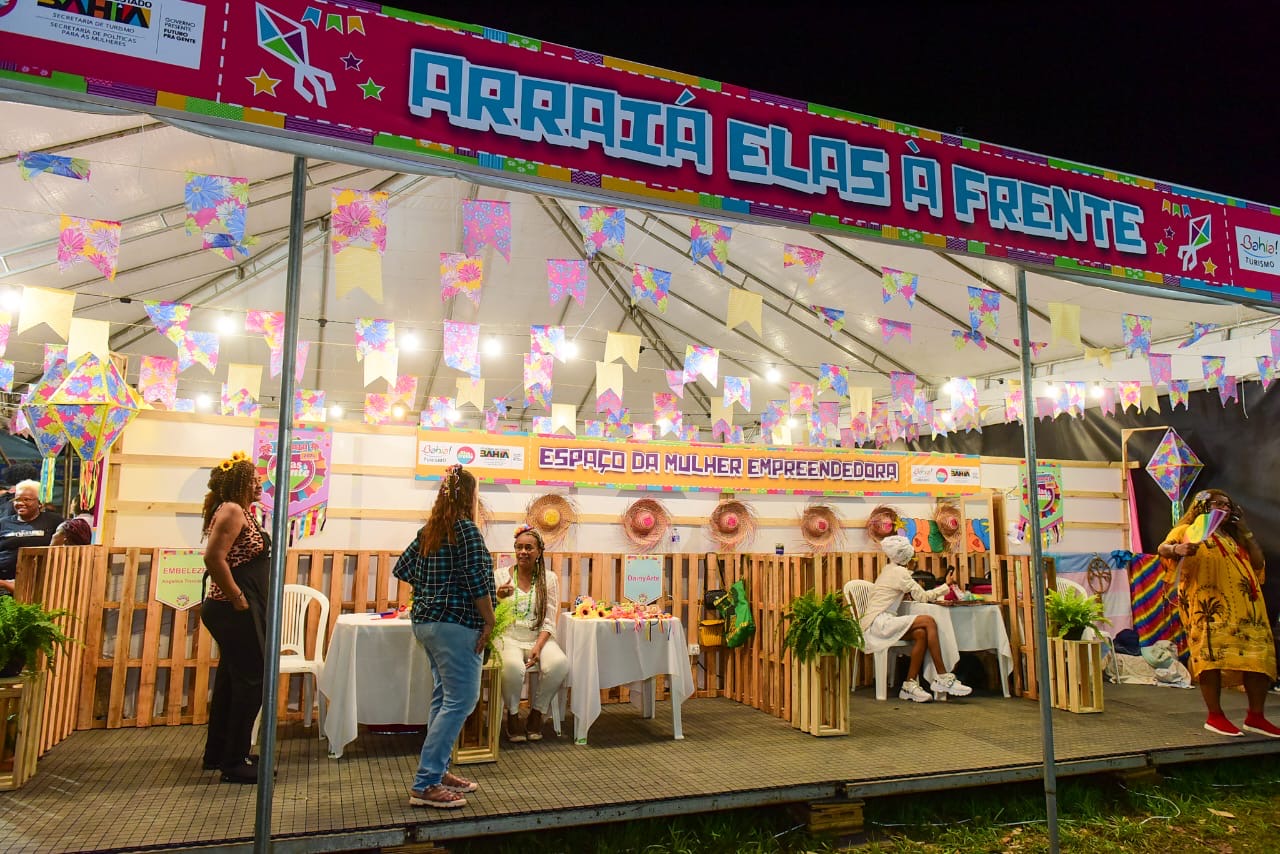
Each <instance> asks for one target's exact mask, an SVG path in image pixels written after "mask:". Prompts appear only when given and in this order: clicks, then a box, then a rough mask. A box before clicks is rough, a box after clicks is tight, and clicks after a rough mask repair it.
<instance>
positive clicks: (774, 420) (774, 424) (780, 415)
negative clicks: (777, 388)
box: [760, 400, 787, 442]
mask: <svg viewBox="0 0 1280 854" xmlns="http://www.w3.org/2000/svg"><path fill="white" fill-rule="evenodd" d="M786 405H787V401H785V400H771V401H769V405H768V406H766V407H765V410H764V412H763V413H761V415H760V431H761V432H762V433H763V434H764V436H765V441H766V442H767V441H769V439H768V436H769V434H770V433H772V432H773V431H774V430H776V429H777V428H778V426H779V425H780V424H782V422H783V419H785V418H786V409H785V407H786Z"/></svg>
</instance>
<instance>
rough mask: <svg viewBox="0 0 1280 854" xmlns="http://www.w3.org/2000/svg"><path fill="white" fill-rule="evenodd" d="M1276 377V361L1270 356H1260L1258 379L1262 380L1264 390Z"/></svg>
mask: <svg viewBox="0 0 1280 854" xmlns="http://www.w3.org/2000/svg"><path fill="white" fill-rule="evenodd" d="M1275 378H1276V362H1275V360H1274V359H1272V358H1271V357H1270V356H1259V357H1258V379H1259V380H1261V381H1262V390H1263V391H1266V390H1267V389H1268V388H1270V387H1271V383H1272V382H1274V381H1275Z"/></svg>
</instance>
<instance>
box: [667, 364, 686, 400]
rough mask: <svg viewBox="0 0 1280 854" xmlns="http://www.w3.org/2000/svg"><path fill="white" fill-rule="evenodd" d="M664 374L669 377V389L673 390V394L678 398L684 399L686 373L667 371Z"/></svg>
mask: <svg viewBox="0 0 1280 854" xmlns="http://www.w3.org/2000/svg"><path fill="white" fill-rule="evenodd" d="M663 373H664V374H666V377H667V388H669V389H671V393H672V394H674V395H675V396H676V397H679V398H681V399H683V398H684V384H685V378H684V371H682V370H680V371H672V370H665V371H663Z"/></svg>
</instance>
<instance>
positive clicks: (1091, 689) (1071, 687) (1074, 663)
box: [1049, 637, 1102, 714]
mask: <svg viewBox="0 0 1280 854" xmlns="http://www.w3.org/2000/svg"><path fill="white" fill-rule="evenodd" d="M1049 682H1050V685H1051V687H1052V690H1053V693H1052V695H1051V696H1052V697H1053V707H1054V708H1055V709H1065V710H1067V711H1068V712H1076V713H1078V714H1084V713H1088V712H1100V711H1102V642H1101V641H1096V640H1095V641H1071V640H1066V639H1065V638H1054V637H1051V638H1049Z"/></svg>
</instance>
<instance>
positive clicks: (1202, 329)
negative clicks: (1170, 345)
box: [1178, 321, 1218, 350]
mask: <svg viewBox="0 0 1280 854" xmlns="http://www.w3.org/2000/svg"><path fill="white" fill-rule="evenodd" d="M1217 328H1218V324H1216V323H1196V322H1195V321H1192V322H1191V335H1190V337H1188V338H1187V340H1186V341H1183V342H1182V343H1181V344H1179V345H1178V349H1179V350H1181V349H1182V348H1183V347H1190V346H1191V345H1192V344H1194V343H1196V342H1197V341H1199V340H1200V339H1201V338H1203V337H1204V336H1206V335H1208V334H1209V333H1210V332H1212V331H1213V330H1215V329H1217Z"/></svg>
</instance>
